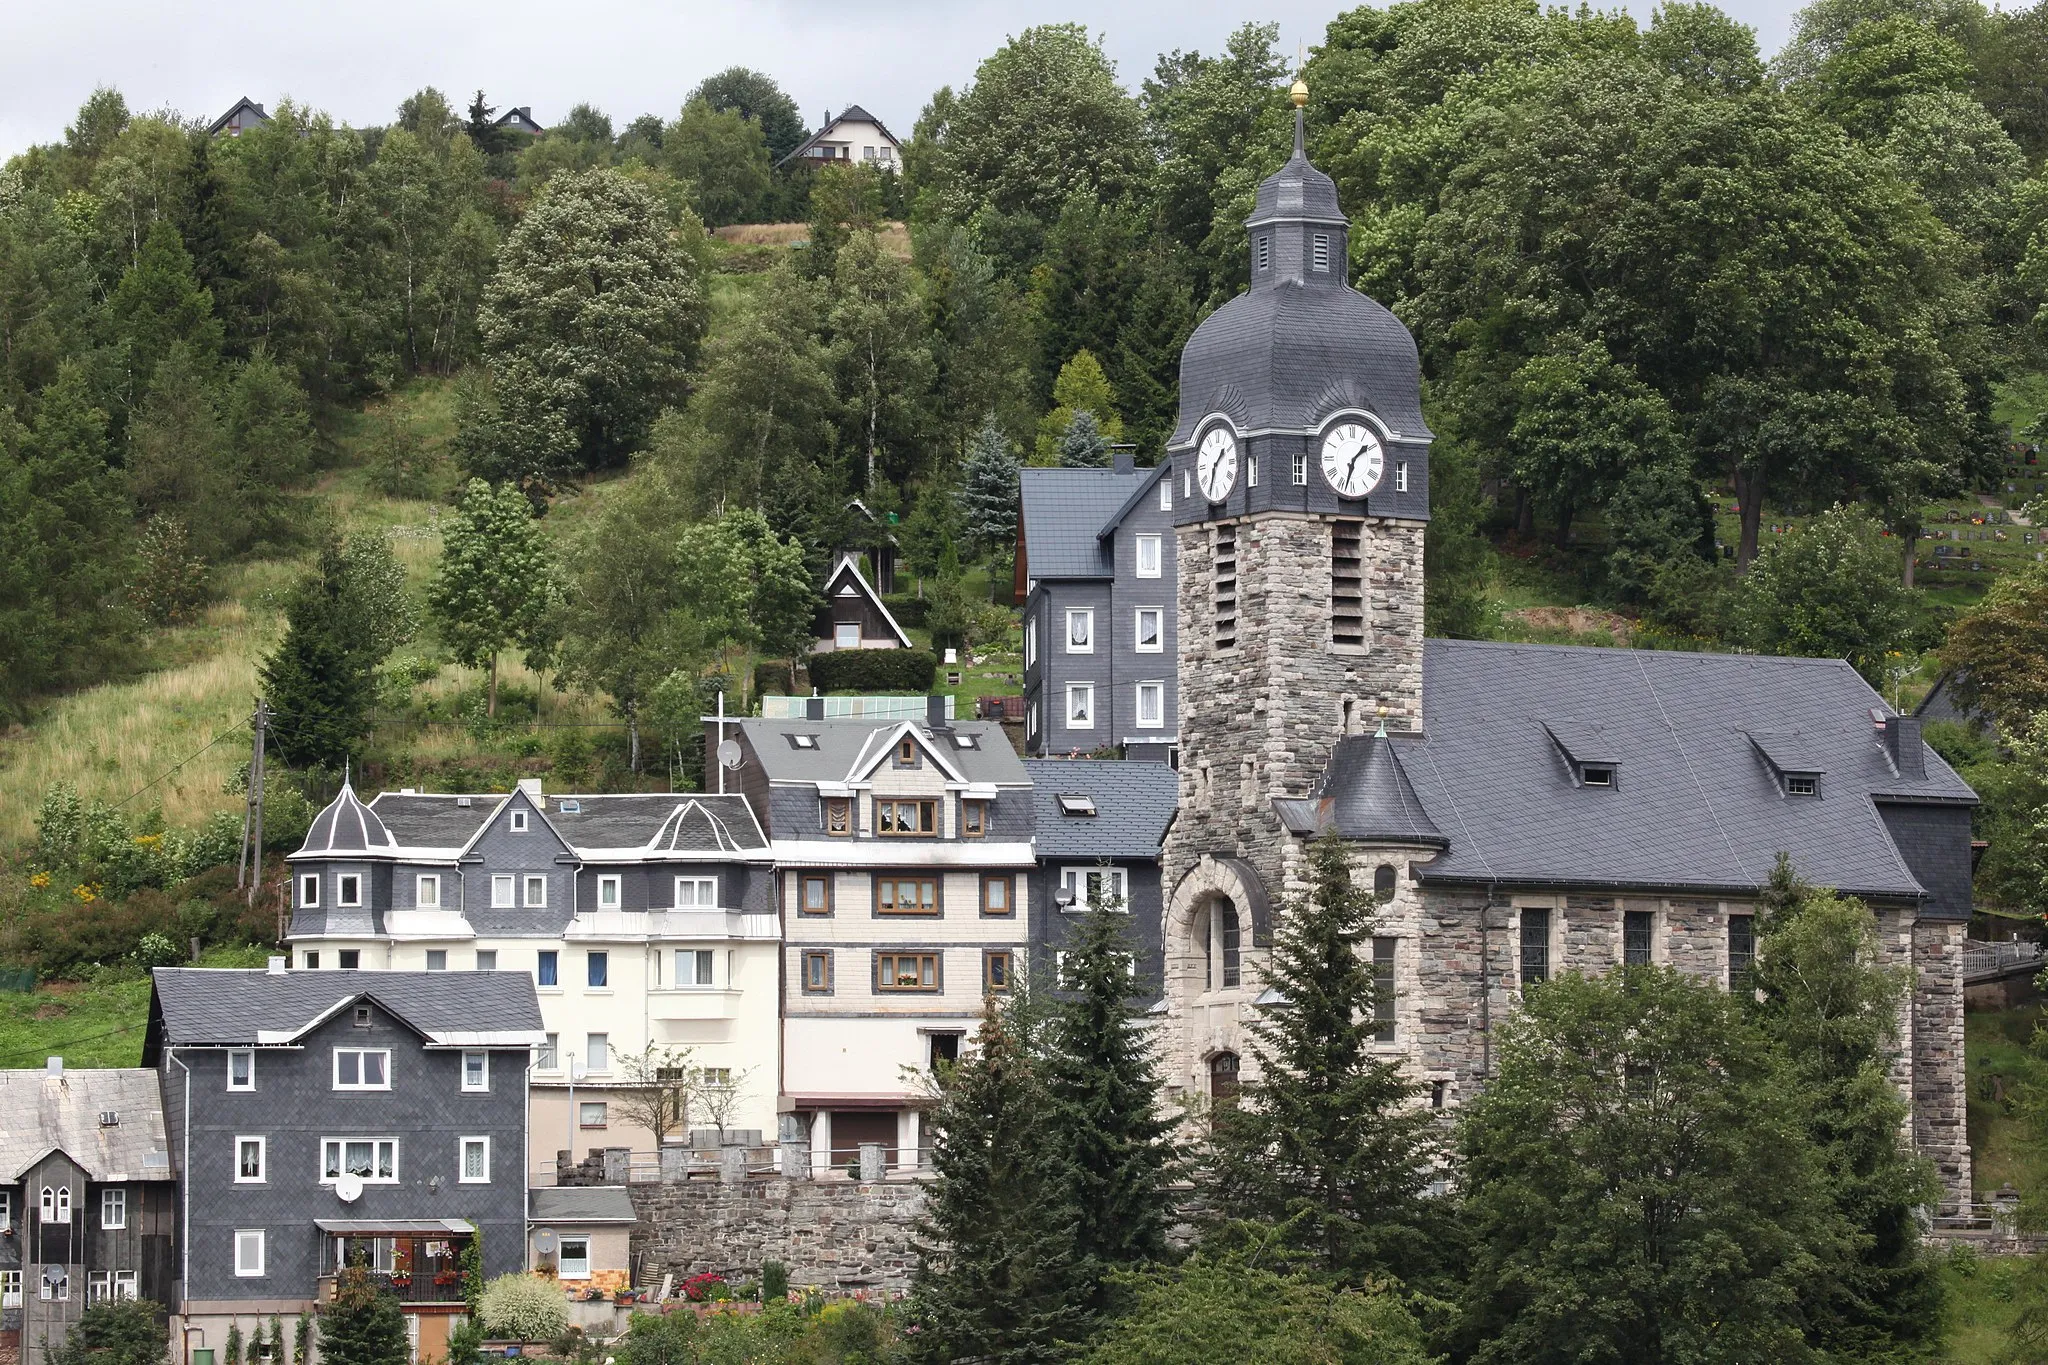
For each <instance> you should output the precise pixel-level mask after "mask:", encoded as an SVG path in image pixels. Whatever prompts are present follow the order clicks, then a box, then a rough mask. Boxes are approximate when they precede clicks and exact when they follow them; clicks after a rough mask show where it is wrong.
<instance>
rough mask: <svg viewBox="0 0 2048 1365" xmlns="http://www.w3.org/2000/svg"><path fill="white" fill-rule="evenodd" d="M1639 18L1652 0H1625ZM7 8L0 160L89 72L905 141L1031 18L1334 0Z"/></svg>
mask: <svg viewBox="0 0 2048 1365" xmlns="http://www.w3.org/2000/svg"><path fill="white" fill-rule="evenodd" d="M1723 3H1724V7H1725V8H1726V9H1727V10H1728V11H1729V12H1730V13H1732V14H1734V15H1735V16H1736V17H1737V18H1739V19H1741V20H1742V21H1743V22H1745V23H1748V24H1751V25H1753V26H1755V28H1756V30H1757V36H1758V40H1759V42H1760V44H1761V46H1762V47H1763V50H1764V52H1765V53H1766V54H1768V53H1770V52H1772V51H1773V50H1775V49H1776V48H1777V47H1778V45H1779V44H1780V43H1782V42H1783V41H1784V38H1785V35H1786V32H1787V31H1788V28H1789V26H1790V20H1791V14H1792V12H1793V10H1794V9H1795V8H1797V6H1796V5H1794V4H1791V3H1783V2H1781V0H1723ZM1628 7H1629V8H1630V9H1632V10H1634V11H1635V12H1636V13H1637V14H1638V15H1639V16H1640V17H1645V18H1647V16H1648V14H1649V11H1650V8H1651V0H1633V2H1632V3H1630V4H1629V6H1628ZM6 8H7V11H8V12H7V15H6V18H5V19H4V20H0V157H4V156H7V155H11V154H12V153H14V152H18V151H20V150H21V149H22V148H24V147H26V146H29V145H30V144H32V143H37V142H50V141H54V140H56V139H58V138H60V137H62V136H63V131H64V125H65V124H66V123H68V122H69V121H70V118H71V115H72V114H73V112H74V111H76V109H77V108H78V106H79V104H80V103H81V102H82V101H83V100H84V98H85V96H86V95H87V94H88V93H89V92H90V91H91V90H92V88H93V86H95V85H112V86H115V87H117V88H118V89H119V90H120V91H121V92H122V94H124V95H125V96H127V99H128V105H129V107H130V108H131V109H138V110H141V109H155V108H161V107H165V106H168V107H170V108H173V109H176V110H178V111H180V112H181V113H184V114H186V115H188V116H190V115H205V116H208V117H211V116H213V115H216V114H218V113H220V112H222V111H224V110H225V109H226V108H227V107H228V106H229V105H230V104H232V103H234V101H235V100H236V98H237V97H239V96H242V95H247V96H249V98H251V99H254V100H257V101H259V102H261V103H264V104H271V103H274V102H275V101H276V100H277V99H279V98H280V97H282V96H286V95H289V96H291V97H292V98H293V99H295V100H298V101H300V102H301V103H304V104H308V105H312V106H314V107H315V108H319V109H324V110H326V111H328V112H329V113H331V114H332V115H334V117H335V118H336V119H337V120H339V121H342V122H346V123H352V124H357V125H363V124H375V123H384V122H388V121H389V120H390V118H391V116H392V112H393V110H394V109H396V108H397V105H398V102H399V101H400V100H401V99H403V98H404V97H405V96H406V95H407V94H409V93H411V92H412V91H414V90H416V89H418V88H419V87H420V86H423V85H433V86H438V87H439V88H440V89H441V90H442V91H443V92H444V93H446V94H447V95H448V97H449V98H450V100H451V101H452V102H453V103H455V104H456V105H457V106H458V107H460V106H463V105H466V104H467V102H468V98H469V94H470V92H471V91H473V90H475V89H476V88H477V87H479V86H481V87H482V88H483V89H484V90H485V91H486V92H487V94H488V97H489V99H490V101H491V103H492V104H494V105H497V106H498V107H499V108H500V109H501V110H502V109H504V108H506V107H509V106H511V105H515V104H523V105H529V106H531V107H532V109H533V114H534V117H535V118H536V119H538V120H539V121H540V122H541V123H543V124H548V123H552V122H554V120H555V118H556V117H557V116H559V115H560V114H562V113H563V112H564V111H566V110H567V109H568V108H569V107H570V106H571V105H573V104H575V103H577V102H578V101H582V100H587V101H589V102H591V103H593V104H595V105H597V106H598V107H599V108H600V109H603V110H604V111H605V112H606V113H608V114H610V115H611V116H612V121H613V122H614V124H617V125H620V126H623V125H624V124H625V123H626V122H628V121H629V120H631V119H632V118H633V117H634V116H635V115H637V114H642V113H648V112H654V113H659V114H661V115H663V116H664V117H673V116H674V115H675V113H676V111H677V110H678V109H679V108H680V107H681V104H682V99H683V96H684V94H685V93H687V92H688V91H689V89H690V87H691V86H693V85H695V84H696V83H697V81H699V80H700V79H702V78H703V77H704V76H706V75H709V74H710V73H712V72H714V71H721V70H723V69H725V68H726V67H729V66H734V65H743V66H752V67H758V68H760V69H761V70H764V71H767V72H768V73H769V74H771V75H773V76H774V77H775V78H776V79H777V80H778V81H780V82H781V83H782V86H783V88H784V89H786V90H788V91H789V93H790V94H791V95H792V96H793V97H794V98H795V100H796V102H797V104H798V106H799V107H800V108H801V109H802V111H803V116H804V121H805V122H806V123H807V124H810V125H811V126H813V127H816V126H817V124H818V121H819V117H820V115H821V114H822V113H823V112H824V111H825V110H826V109H828V108H829V109H835V110H836V109H843V108H845V107H846V106H847V105H848V104H860V105H862V106H864V107H865V108H867V109H868V110H869V111H871V112H872V113H874V114H876V115H878V116H880V117H881V119H882V121H883V122H885V123H887V124H888V125H889V126H890V128H891V130H892V131H894V132H895V133H896V135H897V136H898V137H902V138H908V137H909V136H910V126H911V124H912V123H913V122H915V120H916V118H917V113H918V110H919V109H921V108H922V107H923V105H924V102H925V99H926V98H927V97H928V96H929V95H930V94H931V92H932V91H933V90H935V89H937V88H938V87H939V86H941V85H946V84H951V85H954V86H956V87H957V86H959V85H962V84H964V83H966V82H967V81H968V80H969V79H971V77H972V76H973V73H974V67H975V64H976V63H977V62H979V61H980V60H981V59H982V58H983V57H985V56H987V55H988V54H989V53H990V52H992V51H993V50H994V49H995V48H997V47H998V46H1000V45H1001V44H1002V42H1003V39H1004V38H1005V37H1006V36H1007V35H1009V34H1012V33H1015V32H1017V31H1018V30H1019V29H1022V28H1027V27H1029V26H1030V25H1032V24H1038V23H1048V22H1055V21H1063V20H1081V21H1084V22H1086V23H1087V24H1088V25H1089V26H1090V27H1091V28H1092V29H1094V30H1096V31H1098V32H1100V33H1102V34H1103V35H1104V37H1105V39H1106V46H1107V49H1108V51H1109V53H1110V55H1111V56H1112V57H1113V58H1115V60H1116V62H1117V70H1118V73H1119V74H1120V75H1121V76H1122V78H1123V80H1124V81H1125V83H1126V84H1127V85H1130V86H1132V87H1134V88H1135V87H1136V85H1137V83H1138V82H1139V81H1140V80H1142V79H1143V78H1144V77H1145V76H1146V75H1147V74H1148V73H1149V72H1150V71H1151V69H1152V64H1153V62H1154V60H1155V59H1156V58H1157V57H1158V55H1159V54H1160V53H1161V52H1165V51H1169V50H1171V49H1173V48H1193V49H1196V50H1199V51H1204V52H1211V51H1214V50H1216V49H1217V48H1219V47H1220V46H1221V45H1222V42H1223V39H1224V38H1225V37H1226V36H1227V35H1228V34H1229V33H1230V32H1231V31H1232V30H1233V29H1235V28H1236V27H1237V26H1238V25H1239V24H1241V23H1243V22H1244V21H1245V20H1246V19H1247V18H1259V19H1263V20H1266V21H1268V22H1274V23H1278V24H1279V25H1280V33H1281V41H1282V43H1283V45H1284V46H1285V47H1286V48H1287V49H1288V50H1289V51H1292V50H1293V49H1294V46H1295V44H1296V43H1297V42H1307V43H1310V44H1313V43H1315V42H1316V41H1317V40H1319V39H1320V38H1321V36H1322V32H1323V27H1324V25H1325V24H1327V23H1328V22H1329V20H1330V18H1331V16H1332V15H1334V14H1336V13H1338V12H1339V10H1340V9H1342V8H1345V6H1343V5H1342V4H1341V3H1331V0H1260V2H1259V3H1252V4H1247V3H1245V0H1222V2H1219V0H1109V3H1104V4H1097V5H1076V4H1074V3H1071V0H1068V2H1067V3H1050V2H1049V0H1005V2H1004V3H993V2H992V0H882V3H880V4H869V5H862V4H858V3H846V2H845V0H832V3H826V2H825V0H753V3H744V0H743V2H742V3H731V2H730V0H727V2H726V3H706V0H671V3H666V4H663V3H657V2H656V0H583V3H580V4H578V3H572V4H563V3H561V0H495V2H492V0H486V2H485V3H477V2H476V0H470V2H469V3H464V4H460V5H458V4H453V3H448V0H349V3H335V2H334V0H320V2H319V3H317V4H316V3H308V2H307V0H271V3H269V4H255V5H239V6H236V5H220V4H208V5H200V4H193V3H190V0H184V3H179V2H178V0H172V2H171V3H165V2H164V0H66V2H65V3H63V4H31V3H28V0H18V2H17V3H13V4H9V5H8V6H7V7H6Z"/></svg>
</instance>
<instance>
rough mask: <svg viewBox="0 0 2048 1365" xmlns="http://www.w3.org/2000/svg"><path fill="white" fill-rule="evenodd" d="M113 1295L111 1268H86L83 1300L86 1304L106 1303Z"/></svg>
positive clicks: (112, 1273)
mask: <svg viewBox="0 0 2048 1365" xmlns="http://www.w3.org/2000/svg"><path fill="white" fill-rule="evenodd" d="M113 1297H114V1272H113V1271H111V1270H88V1271H86V1272H85V1301H86V1303H87V1305H91V1304H95V1303H106V1302H107V1301H108V1300H110V1299H112V1298H113Z"/></svg>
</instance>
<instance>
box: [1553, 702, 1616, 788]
mask: <svg viewBox="0 0 2048 1365" xmlns="http://www.w3.org/2000/svg"><path fill="white" fill-rule="evenodd" d="M1543 729H1544V733H1546V734H1548V735H1549V736H1550V742H1551V744H1552V745H1554V746H1555V747H1556V749H1557V752H1558V754H1559V755H1560V756H1561V757H1562V758H1563V759H1564V762H1565V768H1566V771H1567V772H1569V773H1570V774H1571V780H1572V785H1573V786H1574V787H1585V788H1590V789H1591V790H1593V791H1611V790H1613V789H1614V788H1615V787H1617V786H1619V785H1620V783H1621V754H1620V751H1619V749H1618V748H1617V746H1616V745H1615V744H1614V742H1613V741H1612V740H1611V739H1610V738H1609V737H1608V735H1607V732H1606V731H1605V730H1603V729H1602V728H1601V727H1600V726H1597V725H1588V724H1586V723H1585V722H1584V721H1577V720H1546V721H1544V722H1543Z"/></svg>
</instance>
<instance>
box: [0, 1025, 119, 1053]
mask: <svg viewBox="0 0 2048 1365" xmlns="http://www.w3.org/2000/svg"><path fill="white" fill-rule="evenodd" d="M147 1024H148V1021H147V1020H145V1021H144V1022H143V1023H140V1024H124V1025H122V1026H121V1027H120V1028H110V1029H108V1030H107V1031H106V1032H105V1033H89V1034H87V1035H86V1036H85V1037H83V1038H63V1039H59V1040H57V1041H56V1042H52V1043H46V1044H44V1045H43V1046H42V1047H40V1048H38V1049H37V1050H36V1052H35V1053H33V1054H31V1053H25V1052H20V1053H12V1054H10V1055H9V1056H8V1058H7V1060H8V1061H9V1062H12V1061H14V1060H15V1059H16V1058H24V1059H33V1058H34V1057H37V1056H41V1057H59V1056H62V1055H63V1052H64V1049H65V1048H67V1047H77V1046H78V1045H79V1044H81V1043H97V1042H99V1041H100V1040H101V1039H102V1038H115V1037H119V1036H120V1035H121V1034H123V1033H133V1032H135V1030H137V1029H139V1028H144V1027H147Z"/></svg>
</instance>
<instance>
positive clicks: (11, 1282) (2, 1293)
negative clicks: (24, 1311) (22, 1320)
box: [0, 1270, 21, 1308]
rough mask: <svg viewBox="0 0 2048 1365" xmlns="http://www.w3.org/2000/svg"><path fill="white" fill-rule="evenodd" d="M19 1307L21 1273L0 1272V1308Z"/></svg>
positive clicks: (16, 1271) (12, 1271) (11, 1271)
mask: <svg viewBox="0 0 2048 1365" xmlns="http://www.w3.org/2000/svg"><path fill="white" fill-rule="evenodd" d="M19 1307H21V1272H20V1271H19V1270H0V1308H19Z"/></svg>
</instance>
